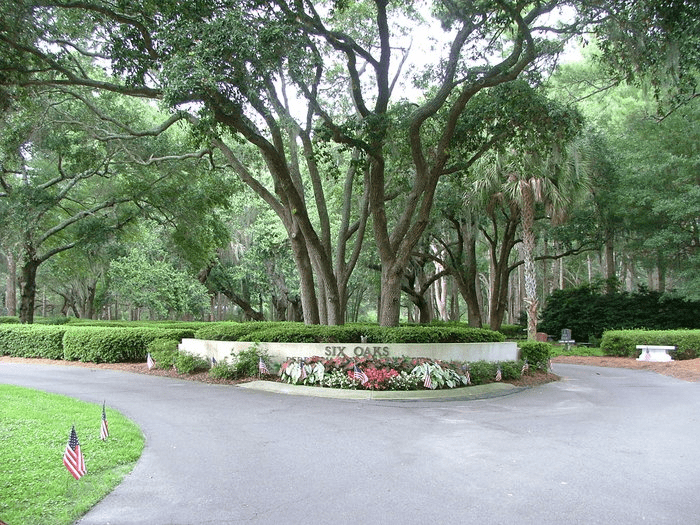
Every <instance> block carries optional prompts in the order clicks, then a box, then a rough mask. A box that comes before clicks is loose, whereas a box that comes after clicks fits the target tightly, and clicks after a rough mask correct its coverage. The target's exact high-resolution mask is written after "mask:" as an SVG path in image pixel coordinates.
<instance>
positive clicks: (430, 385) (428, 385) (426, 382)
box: [423, 363, 433, 390]
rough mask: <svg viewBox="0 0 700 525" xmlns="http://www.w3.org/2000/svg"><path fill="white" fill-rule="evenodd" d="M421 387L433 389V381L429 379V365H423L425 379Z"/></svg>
mask: <svg viewBox="0 0 700 525" xmlns="http://www.w3.org/2000/svg"><path fill="white" fill-rule="evenodd" d="M423 386H424V387H425V388H429V389H431V390H432V389H433V379H432V378H431V377H430V365H429V364H428V363H426V364H425V379H424V380H423Z"/></svg>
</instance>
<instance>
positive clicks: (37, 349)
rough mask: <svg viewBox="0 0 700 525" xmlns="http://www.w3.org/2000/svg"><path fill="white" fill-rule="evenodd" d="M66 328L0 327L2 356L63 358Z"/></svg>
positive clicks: (16, 325)
mask: <svg viewBox="0 0 700 525" xmlns="http://www.w3.org/2000/svg"><path fill="white" fill-rule="evenodd" d="M66 330H67V328H66V327H65V326H35V325H23V324H6V325H0V355H11V356H14V357H42V358H44V359H62V358H63V342H62V341H63V335H64V333H65V332H66Z"/></svg>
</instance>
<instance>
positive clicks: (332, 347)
mask: <svg viewBox="0 0 700 525" xmlns="http://www.w3.org/2000/svg"><path fill="white" fill-rule="evenodd" d="M254 344H257V346H258V347H259V348H260V349H261V350H266V351H267V353H268V355H269V356H270V357H271V358H273V359H275V360H277V361H279V362H282V361H285V360H287V359H289V358H291V357H313V356H321V357H325V358H328V359H331V358H333V357H343V356H345V357H348V358H351V359H352V358H355V359H360V358H363V357H375V358H382V357H403V356H406V357H427V358H430V359H440V360H443V361H467V362H472V361H489V362H497V361H516V360H517V359H518V354H519V350H518V345H517V344H516V343H513V342H506V343H440V344H419V343H388V344H374V343H335V344H328V343H248V342H241V341H206V340H203V339H183V340H182V343H180V345H179V349H180V350H182V351H185V352H189V353H191V354H195V355H199V356H202V357H206V358H208V359H211V358H212V357H214V358H215V359H216V360H217V361H220V360H222V359H224V358H226V357H230V356H231V354H232V353H234V354H237V353H238V352H240V351H241V350H248V349H249V348H250V347H251V346H253V345H254Z"/></svg>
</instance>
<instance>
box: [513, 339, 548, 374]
mask: <svg viewBox="0 0 700 525" xmlns="http://www.w3.org/2000/svg"><path fill="white" fill-rule="evenodd" d="M518 347H519V348H520V352H521V355H520V358H521V359H522V360H526V359H527V362H528V365H529V366H532V367H534V368H538V369H540V370H547V368H548V367H549V358H550V357H552V345H551V344H549V343H545V342H541V341H522V342H521V343H519V344H518Z"/></svg>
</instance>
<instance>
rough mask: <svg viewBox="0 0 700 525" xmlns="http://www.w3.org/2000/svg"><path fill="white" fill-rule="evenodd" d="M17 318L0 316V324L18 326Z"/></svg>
mask: <svg viewBox="0 0 700 525" xmlns="http://www.w3.org/2000/svg"><path fill="white" fill-rule="evenodd" d="M18 323H19V317H16V316H13V315H0V324H18Z"/></svg>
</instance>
